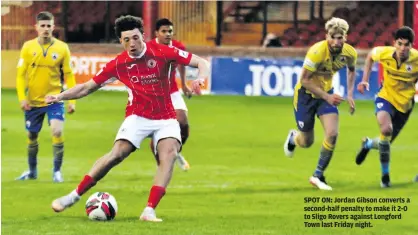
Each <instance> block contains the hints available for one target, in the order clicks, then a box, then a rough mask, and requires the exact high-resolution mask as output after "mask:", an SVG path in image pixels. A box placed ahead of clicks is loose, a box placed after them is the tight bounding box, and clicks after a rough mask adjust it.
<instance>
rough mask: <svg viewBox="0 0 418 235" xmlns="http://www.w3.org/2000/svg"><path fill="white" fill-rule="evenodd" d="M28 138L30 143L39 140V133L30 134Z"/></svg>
mask: <svg viewBox="0 0 418 235" xmlns="http://www.w3.org/2000/svg"><path fill="white" fill-rule="evenodd" d="M28 138H29V140H30V141H36V140H38V133H37V132H28Z"/></svg>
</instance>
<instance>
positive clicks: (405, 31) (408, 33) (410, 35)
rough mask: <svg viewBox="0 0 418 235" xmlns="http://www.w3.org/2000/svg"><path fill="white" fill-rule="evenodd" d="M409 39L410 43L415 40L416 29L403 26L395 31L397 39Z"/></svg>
mask: <svg viewBox="0 0 418 235" xmlns="http://www.w3.org/2000/svg"><path fill="white" fill-rule="evenodd" d="M400 38H401V39H407V40H408V41H409V42H410V43H413V42H414V39H415V33H414V30H412V29H411V28H410V27H408V26H402V27H400V28H399V29H398V30H396V32H395V40H398V39H400Z"/></svg>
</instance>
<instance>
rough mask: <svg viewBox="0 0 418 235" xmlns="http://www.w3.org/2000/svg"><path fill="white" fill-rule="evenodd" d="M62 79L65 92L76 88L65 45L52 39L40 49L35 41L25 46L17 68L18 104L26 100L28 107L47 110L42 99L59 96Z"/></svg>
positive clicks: (68, 52)
mask: <svg viewBox="0 0 418 235" xmlns="http://www.w3.org/2000/svg"><path fill="white" fill-rule="evenodd" d="M64 78H65V82H66V84H67V87H68V88H71V87H73V86H75V83H76V82H75V78H74V74H73V72H72V69H71V66H70V50H69V48H68V45H67V44H66V43H65V42H62V41H60V40H58V39H55V38H53V39H52V40H51V42H50V43H49V44H45V45H41V44H40V43H39V41H38V38H35V39H32V40H29V41H27V42H25V43H24V45H23V47H22V50H21V52H20V59H19V62H18V64H17V79H16V87H17V94H18V99H19V101H22V100H26V99H27V100H28V101H29V105H30V106H33V107H43V106H46V105H47V104H46V103H45V96H46V95H55V94H59V93H60V92H61V91H62V90H63V84H64ZM71 102H72V103H74V102H75V101H71Z"/></svg>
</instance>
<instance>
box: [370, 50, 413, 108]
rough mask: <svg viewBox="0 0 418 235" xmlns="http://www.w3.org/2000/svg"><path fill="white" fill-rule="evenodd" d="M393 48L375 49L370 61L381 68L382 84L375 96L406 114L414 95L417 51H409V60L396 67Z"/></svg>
mask: <svg viewBox="0 0 418 235" xmlns="http://www.w3.org/2000/svg"><path fill="white" fill-rule="evenodd" d="M395 50H396V49H395V47H392V46H386V47H375V48H373V50H372V53H371V54H372V59H373V60H374V61H375V62H380V64H381V65H382V67H383V84H382V87H381V89H380V91H379V93H378V94H377V96H378V97H381V98H383V99H385V100H387V101H389V102H390V103H391V104H392V105H393V106H394V107H395V108H396V109H397V110H398V111H400V112H402V113H406V112H408V111H409V110H410V109H411V108H412V102H413V99H414V96H415V93H416V90H415V83H416V82H417V79H418V51H417V50H415V49H411V50H410V51H409V58H408V59H407V60H406V61H404V62H402V63H401V64H400V65H398V62H397V61H396V59H395Z"/></svg>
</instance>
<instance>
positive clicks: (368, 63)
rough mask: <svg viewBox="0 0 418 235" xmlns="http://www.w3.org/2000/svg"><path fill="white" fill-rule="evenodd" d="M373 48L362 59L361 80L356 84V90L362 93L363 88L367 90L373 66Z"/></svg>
mask: <svg viewBox="0 0 418 235" xmlns="http://www.w3.org/2000/svg"><path fill="white" fill-rule="evenodd" d="M374 50H375V49H373V50H372V51H370V52H369V54H367V58H366V60H365V61H364V69H363V70H364V71H363V78H362V79H361V82H360V83H359V84H358V85H357V90H358V91H359V92H360V93H361V94H364V90H367V91H368V90H369V78H370V72H371V71H372V66H373V62H374V61H373V51H374Z"/></svg>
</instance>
